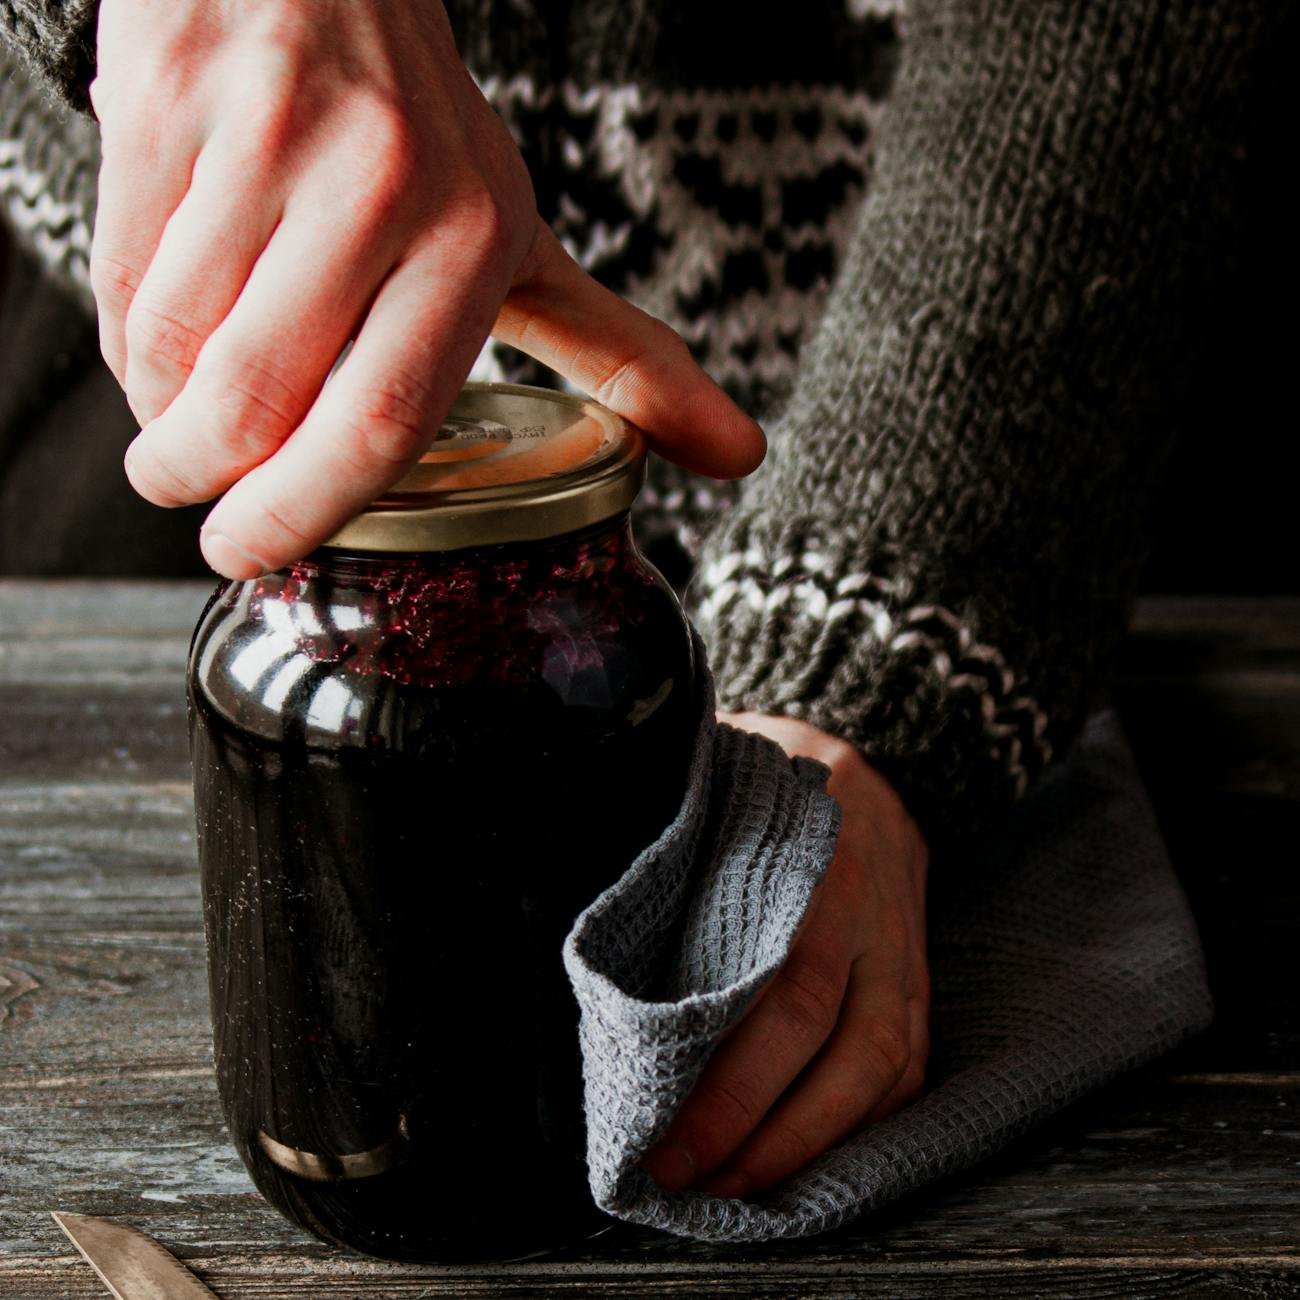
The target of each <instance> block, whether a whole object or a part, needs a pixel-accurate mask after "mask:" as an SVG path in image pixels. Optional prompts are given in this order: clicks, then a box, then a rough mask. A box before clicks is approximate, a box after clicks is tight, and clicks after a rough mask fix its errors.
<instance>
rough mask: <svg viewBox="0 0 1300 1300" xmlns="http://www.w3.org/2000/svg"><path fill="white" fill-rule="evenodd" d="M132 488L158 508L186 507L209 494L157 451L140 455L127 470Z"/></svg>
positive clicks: (136, 454) (139, 453)
mask: <svg viewBox="0 0 1300 1300" xmlns="http://www.w3.org/2000/svg"><path fill="white" fill-rule="evenodd" d="M127 473H128V476H129V478H130V480H131V486H132V487H133V488H134V489H135V490H136V491H137V492H138V493H139V494H140V495H141V496H142V497H144V498H145V500H146V501H151V502H153V504H154V505H159V506H179V505H189V504H192V503H194V502H196V501H206V500H207V499H208V497H210V496H211V495H212V494H211V493H210V492H208V491H207V490H206V489H205V488H204V487H203V486H202V485H201V484H199V483H197V482H195V481H194V480H193V479H191V478H189V477H187V476H186V474H185V473H184V472H183V471H182V470H181V469H179V468H178V467H177V466H176V465H174V464H172V463H171V462H170V461H168V460H166V459H164V458H163V457H162V456H160V455H159V454H158V453H156V452H139V451H137V452H136V453H135V455H133V457H132V458H131V462H130V466H129V469H128V471H127Z"/></svg>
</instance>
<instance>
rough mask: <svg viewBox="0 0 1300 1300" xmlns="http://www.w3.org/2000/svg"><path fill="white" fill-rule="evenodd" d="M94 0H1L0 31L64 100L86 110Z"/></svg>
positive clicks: (96, 6) (96, 12)
mask: <svg viewBox="0 0 1300 1300" xmlns="http://www.w3.org/2000/svg"><path fill="white" fill-rule="evenodd" d="M98 19H99V0H0V35H2V36H3V38H4V40H5V41H6V43H7V44H8V45H10V46H11V47H12V48H13V49H15V50H17V51H18V52H19V53H20V54H21V55H22V56H23V58H24V60H25V61H26V63H27V65H28V66H29V67H30V68H32V69H33V71H35V72H36V73H37V75H38V76H39V77H40V78H41V80H42V81H43V82H44V83H45V85H46V86H47V87H48V88H49V89H51V90H53V91H54V92H55V94H56V95H57V96H58V97H59V98H60V99H61V100H63V102H64V103H66V104H68V105H70V106H71V107H72V108H75V109H76V110H77V111H78V112H81V113H90V112H91V105H90V93H89V87H90V83H91V82H92V81H93V80H94V79H95V26H96V23H97V22H98Z"/></svg>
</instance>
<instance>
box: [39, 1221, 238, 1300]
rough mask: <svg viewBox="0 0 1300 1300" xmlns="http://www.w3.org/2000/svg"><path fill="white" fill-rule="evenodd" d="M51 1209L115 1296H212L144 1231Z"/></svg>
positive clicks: (209, 1299)
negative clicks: (57, 1212)
mask: <svg viewBox="0 0 1300 1300" xmlns="http://www.w3.org/2000/svg"><path fill="white" fill-rule="evenodd" d="M50 1214H51V1217H52V1218H53V1219H54V1222H55V1223H57V1224H58V1225H59V1227H60V1228H62V1229H63V1232H64V1234H65V1235H66V1236H67V1238H68V1240H69V1241H70V1242H72V1244H73V1245H74V1246H76V1248H77V1249H78V1250H79V1251H80V1252H81V1254H82V1257H83V1258H84V1259H85V1261H86V1263H87V1264H89V1265H90V1267H91V1268H93V1269H94V1270H95V1272H96V1273H98V1274H99V1280H100V1281H101V1282H103V1284H104V1285H105V1286H106V1287H108V1289H109V1290H110V1291H111V1292H112V1293H113V1294H114V1295H115V1296H116V1297H117V1300H216V1296H215V1295H214V1293H213V1292H211V1291H209V1290H208V1288H207V1287H205V1286H204V1285H203V1283H202V1282H200V1281H199V1279H198V1278H196V1277H195V1276H194V1274H193V1273H191V1272H190V1271H189V1269H187V1268H186V1267H185V1265H184V1264H182V1263H181V1262H180V1260H179V1259H177V1258H176V1256H175V1255H173V1254H172V1253H171V1251H169V1250H167V1249H166V1248H165V1247H163V1246H160V1245H159V1244H158V1242H156V1241H155V1240H154V1239H153V1238H152V1237H151V1236H149V1235H148V1233H144V1232H141V1231H140V1230H139V1229H138V1228H129V1227H127V1225H126V1224H124V1223H114V1222H113V1221H112V1220H110V1219H96V1218H93V1217H92V1216H91V1215H88V1214H56V1213H55V1212H54V1211H53V1210H51V1211H50Z"/></svg>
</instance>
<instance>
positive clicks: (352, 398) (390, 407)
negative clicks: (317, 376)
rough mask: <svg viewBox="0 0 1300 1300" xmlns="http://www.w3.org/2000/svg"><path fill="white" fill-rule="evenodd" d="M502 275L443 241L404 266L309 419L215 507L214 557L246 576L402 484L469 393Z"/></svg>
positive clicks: (300, 552)
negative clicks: (450, 248)
mask: <svg viewBox="0 0 1300 1300" xmlns="http://www.w3.org/2000/svg"><path fill="white" fill-rule="evenodd" d="M503 280H504V274H503V272H502V271H501V269H500V266H499V265H494V264H493V263H491V261H489V260H480V259H479V258H478V257H476V256H473V255H470V254H467V253H464V252H463V251H462V252H459V253H453V252H450V251H447V250H446V246H445V245H432V246H428V247H426V248H424V249H422V250H421V251H420V252H419V253H417V254H416V255H415V256H413V257H412V258H411V259H409V260H408V261H406V262H405V263H402V264H401V265H400V266H399V267H398V268H397V269H396V270H395V271H394V272H393V274H392V275H390V276H389V278H388V279H387V280H386V281H385V282H384V284H383V286H382V287H381V289H380V291H379V293H378V294H377V296H376V298H375V301H374V304H373V305H372V307H371V309H370V311H369V313H368V314H367V316H366V319H365V322H364V323H363V325H362V326H361V328H360V330H359V332H358V333H357V337H356V342H355V344H354V345H353V347H352V349H351V351H350V352H349V353H348V355H347V358H346V360H345V361H344V362H343V364H342V365H341V366H340V367H339V369H338V371H337V373H336V374H335V376H334V378H333V379H332V380H331V381H330V382H329V383H328V384H327V385H326V386H325V387H324V388H323V389H322V390H321V393H320V395H319V396H318V397H317V399H316V401H315V403H314V404H313V406H312V408H311V410H310V411H309V412H308V414H307V416H306V417H305V419H304V420H303V421H302V423H301V424H300V425H299V426H298V427H297V429H295V430H294V431H293V433H292V434H291V435H290V436H289V437H288V439H286V441H285V442H284V443H283V444H282V445H281V446H280V448H279V449H278V450H277V451H276V452H275V453H274V454H273V455H272V456H270V457H269V458H268V459H267V460H265V461H263V462H262V463H261V464H260V465H258V466H257V467H256V468H254V469H251V470H249V471H248V473H246V474H245V475H244V476H243V478H241V479H240V480H239V481H238V482H237V483H235V484H234V485H233V486H232V487H231V488H230V489H229V490H228V491H227V492H226V494H225V496H223V497H222V498H221V500H220V501H219V502H218V503H217V505H216V506H215V507H214V508H213V510H212V513H211V514H210V515H209V516H208V518H207V522H206V523H205V524H204V525H203V529H202V532H201V534H200V541H201V545H202V547H203V555H204V558H205V559H206V560H207V562H208V563H209V564H210V565H211V566H212V567H213V568H214V569H216V570H217V572H218V573H222V574H224V575H225V576H226V577H228V578H236V579H244V578H252V577H257V576H258V575H259V574H261V573H266V572H270V571H271V570H274V569H278V568H281V567H283V566H284V565H285V564H289V563H291V562H292V561H294V560H297V559H300V558H301V557H302V556H304V555H305V554H307V553H308V552H309V551H311V550H314V549H315V548H316V547H317V546H319V545H320V544H321V543H322V542H324V541H325V540H326V539H327V538H328V537H330V536H331V535H332V534H333V533H335V532H337V530H338V529H339V528H340V527H341V526H342V525H343V524H344V523H346V522H347V521H348V520H349V519H351V518H353V517H354V516H355V515H356V514H358V513H359V512H360V511H362V510H364V509H365V508H366V507H367V506H368V505H369V504H370V503H371V502H372V501H373V500H374V499H375V497H377V496H378V495H379V494H380V493H382V492H383V491H384V490H385V489H386V488H388V487H390V486H391V485H392V484H393V483H395V482H396V481H397V480H398V479H399V478H400V477H401V475H402V474H403V472H404V471H405V470H406V469H407V467H408V466H410V465H411V464H412V463H414V461H415V460H416V459H418V457H419V456H420V454H421V453H422V452H423V451H424V450H425V448H426V447H427V445H428V443H429V442H430V441H431V440H432V437H433V434H434V432H435V431H436V430H437V428H438V426H439V425H440V424H441V422H442V420H443V418H444V417H445V416H446V413H447V411H448V410H449V409H450V408H451V404H452V401H453V400H454V399H455V397H456V394H457V393H459V392H460V389H461V387H462V386H463V384H464V382H465V379H466V377H467V376H468V374H469V371H470V367H471V366H472V365H473V364H474V359H475V357H476V356H477V355H478V351H479V348H480V347H481V345H482V342H483V340H484V338H485V337H486V336H487V332H488V329H489V328H490V326H491V324H492V319H493V317H494V316H495V314H496V310H497V307H498V305H499V304H500V302H501V299H502V297H503V296H504V294H505V288H506V286H505V284H504V283H503V282H502V281H503Z"/></svg>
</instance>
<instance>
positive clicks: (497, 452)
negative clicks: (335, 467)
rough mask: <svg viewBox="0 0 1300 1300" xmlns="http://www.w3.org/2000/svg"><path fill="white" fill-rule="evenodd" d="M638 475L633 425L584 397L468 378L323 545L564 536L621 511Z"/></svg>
mask: <svg viewBox="0 0 1300 1300" xmlns="http://www.w3.org/2000/svg"><path fill="white" fill-rule="evenodd" d="M644 478H645V438H644V436H643V435H642V433H641V431H640V430H639V429H637V428H636V426H635V425H632V424H629V423H628V422H627V421H626V420H624V419H623V418H622V417H621V416H618V415H615V414H614V412H613V411H608V410H606V409H605V408H604V407H603V406H600V405H598V404H597V403H595V402H592V401H589V400H588V399H586V398H582V397H573V396H570V395H569V394H567V393H556V392H552V391H550V390H549V389H545V388H526V387H524V386H523V385H520V384H466V385H465V387H464V389H463V390H462V391H461V394H460V396H459V397H457V399H456V401H455V402H454V404H453V405H452V408H451V411H450V413H449V414H448V416H447V419H446V420H445V422H444V423H443V426H442V428H441V429H439V430H438V436H437V437H436V438H435V439H434V441H433V445H432V446H431V447H430V448H429V450H428V451H426V452H425V453H424V455H423V456H421V457H420V459H419V461H417V462H416V464H415V465H413V466H412V467H411V469H410V470H408V471H407V473H406V475H405V476H404V477H403V478H402V479H401V480H400V481H399V482H398V483H397V484H396V485H395V486H394V487H392V488H390V489H389V490H388V491H387V492H386V493H385V494H384V495H383V496H382V497H380V498H379V499H378V500H377V501H375V502H374V503H373V504H372V505H371V506H370V507H369V508H368V509H367V510H366V511H365V512H364V513H362V514H360V515H358V516H357V517H356V518H355V519H353V520H352V521H351V522H350V523H347V524H345V525H344V526H343V527H342V528H340V529H339V531H338V532H337V533H335V534H334V536H333V537H331V538H330V539H329V540H328V541H327V542H326V543H325V545H326V546H332V547H336V548H338V549H340V550H349V551H453V550H460V549H462V548H464V547H467V546H491V545H494V544H496V543H498V542H517V541H535V540H538V539H540V538H543V537H555V536H558V535H559V534H560V533H570V532H573V531H574V530H575V529H578V528H585V527H587V525H589V524H595V523H599V522H600V521H601V520H602V519H608V518H609V517H610V516H611V515H616V514H619V513H621V512H622V511H624V510H626V509H627V508H628V507H629V506H630V505H631V504H632V502H633V500H634V499H635V497H636V494H637V493H638V492H639V491H640V490H641V483H642V481H643V480H644Z"/></svg>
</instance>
